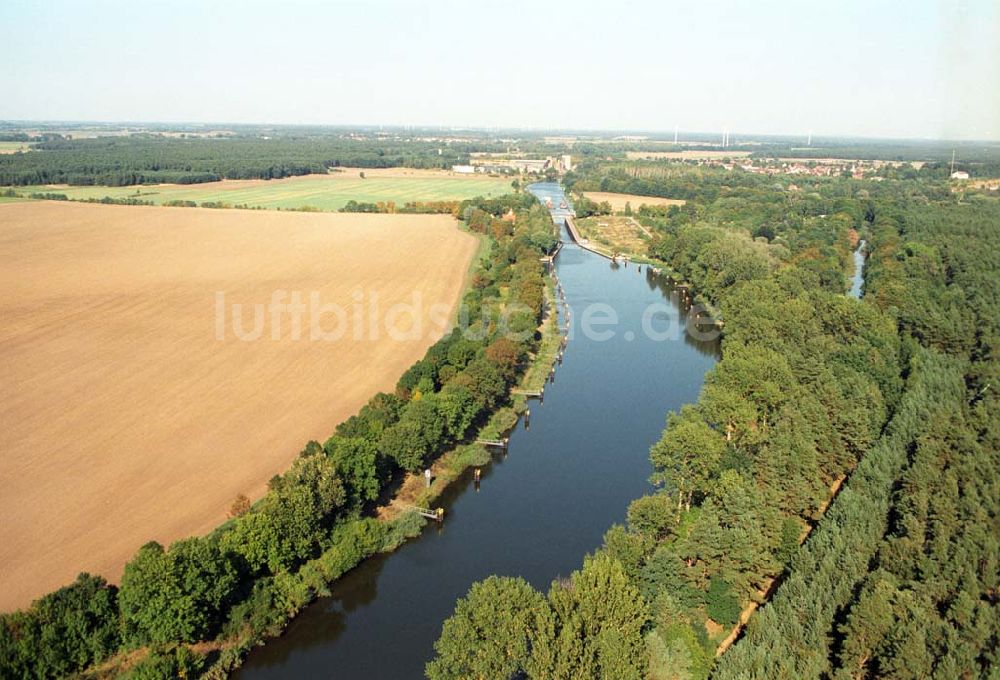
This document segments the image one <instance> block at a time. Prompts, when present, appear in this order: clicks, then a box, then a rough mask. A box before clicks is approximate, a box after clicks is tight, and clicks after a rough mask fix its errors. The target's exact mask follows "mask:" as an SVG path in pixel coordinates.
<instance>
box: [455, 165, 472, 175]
mask: <svg viewBox="0 0 1000 680" xmlns="http://www.w3.org/2000/svg"><path fill="white" fill-rule="evenodd" d="M451 171H452V172H460V173H462V174H463V175H471V174H472V173H474V172H475V171H476V166H474V165H453V166H451Z"/></svg>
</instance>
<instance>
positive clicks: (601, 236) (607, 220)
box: [576, 215, 650, 255]
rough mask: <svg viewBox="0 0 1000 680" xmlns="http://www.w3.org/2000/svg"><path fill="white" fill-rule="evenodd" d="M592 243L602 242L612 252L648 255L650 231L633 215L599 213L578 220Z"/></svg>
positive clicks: (581, 228) (577, 224) (585, 236)
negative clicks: (632, 216)
mask: <svg viewBox="0 0 1000 680" xmlns="http://www.w3.org/2000/svg"><path fill="white" fill-rule="evenodd" d="M576 227H577V229H579V230H580V234H581V235H582V236H583V237H584V238H586V239H588V240H589V241H590V245H591V246H593V245H595V244H600V245H601V246H604V250H607V251H609V252H610V253H625V254H628V255H646V254H647V243H648V241H649V236H650V234H649V231H648V230H647V229H646V228H645V227H643V226H642V225H641V224H639V223H638V222H637V221H636V220H635V219H633V218H631V217H622V216H616V215H599V216H594V217H587V218H584V219H578V220H576Z"/></svg>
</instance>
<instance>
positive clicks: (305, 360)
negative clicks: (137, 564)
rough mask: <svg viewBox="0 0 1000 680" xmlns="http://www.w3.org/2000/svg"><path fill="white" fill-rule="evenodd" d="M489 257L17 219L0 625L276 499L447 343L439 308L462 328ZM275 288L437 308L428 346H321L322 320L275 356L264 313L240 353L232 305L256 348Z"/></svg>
mask: <svg viewBox="0 0 1000 680" xmlns="http://www.w3.org/2000/svg"><path fill="white" fill-rule="evenodd" d="M475 249H476V240H475V239H474V238H473V237H472V236H470V235H468V234H465V233H463V232H461V231H459V230H458V229H457V228H456V226H455V223H454V221H453V220H452V219H451V218H450V217H443V216H397V215H347V214H305V213H284V212H282V213H278V212H261V211H239V210H202V209H191V208H153V207H121V206H98V205H84V204H72V203H70V204H67V203H57V202H23V203H9V204H2V205H0V261H2V262H3V263H4V265H3V267H2V268H0V285H2V290H3V297H2V299H0V318H2V320H3V322H2V324H0V375H2V376H3V379H2V380H0V517H2V518H3V520H2V522H0V610H9V609H12V608H14V607H19V606H24V605H27V604H28V603H29V602H30V600H31V599H33V598H34V597H37V596H39V595H41V594H43V593H45V592H48V591H50V590H52V589H54V588H56V587H58V586H61V585H63V584H66V583H69V582H70V581H72V580H73V579H74V578H75V577H76V574H77V573H79V572H81V571H90V572H92V573H99V574H102V575H104V576H107V577H108V578H109V579H110V580H112V581H114V580H116V579H117V578H118V577H119V576H120V574H121V570H122V567H123V566H124V564H125V562H126V561H127V560H128V559H129V558H130V557H131V556H132V554H133V553H134V552H135V550H136V549H137V548H139V547H140V546H141V545H142V544H143V543H145V542H146V541H149V540H154V539H155V540H158V541H160V542H161V543H164V544H167V543H169V542H171V541H173V540H176V539H178V538H182V537H185V536H188V535H192V534H200V533H205V532H207V531H210V530H211V529H212V528H214V527H215V526H216V525H218V524H219V523H220V522H222V521H223V520H225V518H226V513H227V510H228V508H229V506H230V504H231V503H232V501H233V499H234V498H235V497H236V495H237V494H240V493H245V494H247V495H249V496H250V497H251V498H257V497H258V496H260V495H261V494H262V493H263V492H264V490H265V489H266V484H267V480H268V479H269V478H270V477H271V476H272V475H274V474H277V473H280V472H282V471H283V470H285V469H286V468H287V467H288V466H289V465H290V463H291V461H292V460H293V459H294V457H295V456H296V455H297V454H298V452H299V450H300V449H301V448H302V445H303V444H304V443H305V442H306V441H307V440H309V439H319V440H322V439H324V438H325V437H327V436H328V435H329V434H331V433H332V430H333V428H334V426H335V425H336V424H337V423H338V422H340V421H341V420H343V419H344V418H345V417H347V416H349V415H351V414H352V413H354V412H356V411H357V409H358V408H359V407H360V406H362V405H363V404H364V402H365V401H367V399H368V398H369V397H370V396H371V395H372V394H374V393H375V392H377V391H379V390H391V389H392V387H393V385H394V384H395V382H396V379H397V378H398V377H399V376H400V375H401V374H402V373H403V371H404V370H405V369H406V368H407V367H409V366H410V365H411V364H412V363H413V362H414V361H415V360H416V359H418V358H420V357H421V356H422V355H423V354H424V352H425V350H426V348H427V347H428V346H429V345H430V344H431V343H432V342H433V341H434V340H435V339H436V338H437V337H439V336H440V334H441V330H440V327H439V326H434V327H433V328H432V324H431V323H430V320H429V319H428V318H427V317H428V314H429V310H428V308H427V305H428V304H430V303H443V305H444V306H445V307H446V308H447V309H450V310H452V311H453V310H454V305H455V303H456V301H457V299H458V296H459V293H460V290H461V287H462V282H463V279H464V276H465V273H466V271H467V268H468V264H469V262H470V259H471V257H472V255H473V253H474V251H475ZM276 290H285V291H288V293H287V295H291V293H292V292H293V291H301V292H302V295H303V300H304V302H305V303H306V304H307V305H308V303H309V296H310V294H311V293H312V292H313V291H316V293H317V294H318V295H319V300H320V301H321V302H322V303H335V304H339V305H341V306H342V307H343V308H345V309H346V310H348V312H349V313H351V314H353V312H352V311H351V310H354V309H357V306H356V305H355V306H353V307H352V306H351V305H352V304H353V303H355V299H354V297H353V295H354V293H355V292H356V291H362V292H364V294H365V297H364V300H365V302H366V304H367V303H369V302H370V301H371V293H375V294H377V296H378V305H379V308H380V310H381V313H382V314H383V315H384V313H385V311H386V310H387V309H388V308H389V307H390V305H392V304H393V303H397V302H411V301H412V294H413V292H414V291H418V292H419V293H420V295H421V296H422V299H423V301H424V303H425V305H424V308H423V313H422V315H421V317H422V318H423V325H424V332H423V333H422V334H421V337H420V338H416V339H410V340H393V339H391V338H390V337H389V336H388V334H387V333H386V332H385V329H384V326H382V327H380V328H381V332H380V333H379V336H380V337H379V338H378V339H377V340H368V339H364V340H354V339H353V333H352V332H348V333H347V334H346V335H345V336H344V337H343V338H341V339H340V340H337V341H312V340H310V339H309V335H310V331H311V326H310V323H309V320H310V319H311V318H312V317H311V316H309V315H308V312H307V315H306V316H305V317H304V319H305V320H304V321H303V324H302V326H303V330H302V338H301V339H299V340H294V339H292V338H291V334H292V328H291V326H292V322H291V317H290V316H288V315H287V314H286V315H284V316H280V317H279V318H281V319H282V325H281V333H280V338H279V339H277V340H273V339H272V338H271V333H272V331H273V330H274V328H275V324H273V323H272V321H271V317H270V311H269V309H267V308H266V307H265V310H262V311H266V312H267V313H265V314H263V315H262V318H263V319H264V320H265V327H264V332H263V334H262V337H261V339H258V340H256V341H249V342H248V341H243V340H239V339H236V337H235V332H234V328H233V327H234V325H235V324H234V321H233V318H232V317H233V313H232V308H231V304H232V303H243V304H244V312H243V316H244V323H243V325H244V330H246V331H251V330H253V326H254V309H253V307H252V305H253V304H257V303H263V304H264V305H265V306H266V305H268V304H269V303H270V302H271V299H272V293H273V292H274V291H276ZM217 291H224V292H225V294H226V297H225V302H226V305H225V306H224V308H225V309H226V310H227V317H226V318H227V323H226V325H225V326H224V327H223V330H224V336H225V339H224V340H218V339H217V338H216V335H217V332H218V330H217V319H216V307H217V296H216V293H217ZM286 299H287V297H286ZM365 313H366V315H367V312H365ZM444 316H445V317H446V318H450V316H449V315H448V314H445V315H444ZM335 325H336V320H335V318H334V317H333V316H332V315H329V314H328V315H327V316H326V317H324V320H323V330H324V331H327V332H329V331H330V330H331V328H333V327H334V326H335ZM406 325H407V315H406V314H404V315H403V316H402V318H401V319H400V320H399V322H398V323H397V326H396V328H398V329H404V328H405V327H406Z"/></svg>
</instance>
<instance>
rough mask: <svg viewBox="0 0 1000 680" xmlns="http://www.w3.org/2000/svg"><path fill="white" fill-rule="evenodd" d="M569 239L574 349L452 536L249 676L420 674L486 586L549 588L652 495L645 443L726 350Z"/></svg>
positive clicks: (383, 566)
mask: <svg viewBox="0 0 1000 680" xmlns="http://www.w3.org/2000/svg"><path fill="white" fill-rule="evenodd" d="M529 190H531V191H532V193H534V194H535V195H536V196H539V198H541V199H542V200H543V201H544V200H545V198H546V197H550V198H551V199H552V202H553V208H554V209H553V211H552V212H553V214H554V217H555V218H556V219H557V221H558V222H559V223H561V219H559V216H560V215H562V214H565V211H560V210H559V205H560V203H561V202H562V201H563V200H564V197H563V194H562V189H561V188H560V187H559V185H557V184H535V185H532V186H531V187H529ZM562 238H563V240H564V241H567V243H566V245H565V246H564V247H563V248H562V250H561V252H560V253H559V255H558V257H557V258H556V268H557V272H558V276H559V280H560V282H561V283H562V286H563V289H564V291H565V294H566V298H567V302H568V304H569V306H570V309H571V310H572V313H571V315H570V317H569V321H570V323H571V338H570V340H569V343H568V345H567V349H566V352H565V356H564V359H563V363H562V365H560V366H558V367H557V370H556V373H555V382H554V383H552V384H550V385H548V387H547V388H546V391H545V401H544V403H539V402H538V401H532V402H531V403H530V409H531V419H530V428H528V429H525V427H524V423H523V422H522V423H521V424H519V425H518V427H517V429H516V430H515V431H514V432H513V433H511V437H510V448H509V452H508V454H507V455H506V456H505V457H502V456H499V455H497V456H495V457H494V461H493V463H492V465H491V466H490V467H488V468H486V469H484V471H483V475H482V482H481V484H480V486H479V488H478V489H476V487H475V485H474V484H473V482H472V474H471V472H469V473H468V474H466V475H465V476H464V477H463V478H462V479H460V480H459V481H457V482H456V483H455V484H454V486H453V487H452V488H450V489H449V490H448V492H446V493H445V494H444V496H443V497H442V499H441V502H440V505H442V506H443V507H445V508H446V510H447V514H446V518H445V521H444V522H443V523H442V524H441V525H434V526H430V527H428V528H427V529H426V530H425V531H424V532H423V534H422V535H421V536H420V537H419V538H417V539H415V540H413V541H410V542H409V543H407V544H406V545H404V546H402V547H401V548H400V549H399V550H397V551H396V552H394V553H391V554H388V555H381V556H378V557H375V558H372V559H369V560H366V561H365V562H363V563H362V564H361V565H360V566H358V568H356V569H354V570H353V571H351V572H349V573H348V574H346V575H345V576H344V577H343V578H342V579H340V580H339V581H338V582H337V583H335V584H334V586H333V588H332V595H331V596H330V597H325V598H322V599H320V600H318V601H317V602H316V603H314V604H313V605H311V606H310V607H308V608H307V609H306V610H305V611H303V612H302V613H301V614H299V616H298V617H296V619H295V620H293V621H292V622H291V624H290V625H289V627H288V629H287V631H286V632H285V634H284V635H283V636H282V637H280V638H278V639H275V640H271V641H268V643H267V644H266V645H265V646H263V647H261V648H258V649H256V650H254V651H253V652H252V653H251V654H250V657H249V658H248V659H247V662H246V663H245V665H244V667H243V668H242V669H241V670H240V671H239V673H238V674H237V675H238V677H240V678H243V679H253V680H258V679H264V678H361V679H364V680H381V679H383V678H385V679H387V680H388V679H392V680H397V679H400V678H421V677H423V669H424V664H425V663H426V662H427V661H428V660H429V659H430V658H431V656H432V655H433V644H434V641H435V640H436V639H437V637H438V635H439V634H440V632H441V624H442V623H443V622H444V620H445V618H447V617H448V616H449V615H450V614H451V613H452V612H453V611H454V608H455V601H456V600H457V599H458V598H460V597H462V596H463V595H465V594H466V593H467V592H468V590H469V587H470V586H471V585H472V584H473V583H474V582H475V581H478V580H481V579H483V578H485V577H487V576H489V575H490V574H500V575H507V576H522V577H524V578H525V579H527V580H528V581H529V582H531V583H532V584H533V585H534V586H535V587H536V588H540V589H542V590H543V591H544V590H547V589H548V586H549V583H550V582H551V581H552V580H553V579H554V578H557V577H560V576H567V575H569V574H570V572H572V571H573V570H574V569H577V568H579V567H580V565H581V563H582V560H583V556H584V555H585V554H587V553H588V552H591V551H593V550H594V549H595V548H597V547H598V546H600V544H601V538H602V536H603V535H604V532H605V531H607V529H608V528H609V527H610V526H611V525H612V524H614V523H616V522H621V521H623V520H624V518H625V511H626V509H627V507H628V504H629V502H630V501H631V500H633V499H635V498H637V497H639V496H641V495H643V494H644V493H647V492H648V491H649V490H650V486H649V483H648V481H647V480H648V477H649V475H650V472H651V468H650V463H649V458H648V454H649V447H650V446H651V445H652V444H653V443H654V442H655V441H656V440H657V439H658V438H659V436H660V432H661V431H662V429H663V426H664V424H665V418H666V414H667V412H668V411H671V410H677V409H679V408H680V407H681V406H682V405H683V404H686V403H690V402H693V401H695V400H696V399H697V397H698V392H699V390H700V389H701V385H702V382H703V381H704V377H705V372H706V371H708V370H709V369H710V368H711V367H712V366H713V365H714V364H715V362H716V360H717V357H718V351H719V347H718V343H717V342H715V341H711V340H705V339H702V340H695V339H694V338H693V337H692V336H691V335H690V334H688V333H687V332H686V331H685V329H684V326H685V320H686V317H687V311H686V310H685V308H684V306H683V305H682V304H678V302H677V301H676V300H675V299H672V296H671V293H672V292H673V291H672V288H671V286H670V284H669V281H667V280H666V279H665V278H663V277H659V276H655V275H653V274H652V273H651V272H650V271H649V268H648V267H642V268H641V272H640V271H639V270H640V268H639V267H638V266H637V265H635V264H629V265H627V266H625V265H619V264H615V263H612V262H610V261H609V260H607V259H605V258H603V257H601V256H599V255H596V254H594V253H591V252H588V251H586V250H583V249H581V248H579V247H578V246H576V245H575V244H573V243H571V242H568V241H570V237H569V235H568V234H566V233H565V229H563V235H562ZM598 303H601V304H602V305H606V306H607V307H604V306H601V307H594V306H593V305H595V304H598ZM588 308H589V309H590V311H589V312H588ZM611 310H613V313H614V314H616V315H617V317H618V323H617V324H613V325H612V324H608V323H603V322H602V323H595V324H593V325H592V331H593V332H591V333H585V332H584V331H583V328H582V326H583V321H584V320H585V319H587V318H590V319H591V320H592V321H597V322H601V321H602V320H604V321H606V320H607V319H608V318H609V312H610V311H611ZM644 316H645V318H646V321H647V323H646V327H647V329H651V330H652V331H653V333H647V332H646V331H645V330H644V328H643V318H644ZM672 329H673V330H676V332H671V330H672ZM609 331H610V332H611V333H612V337H609V338H608V337H606V336H607V333H608V332H609ZM653 335H655V336H656V337H651V336H653ZM663 336H668V338H667V339H664V338H663ZM602 338H604V339H602Z"/></svg>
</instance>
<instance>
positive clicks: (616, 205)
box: [583, 191, 684, 212]
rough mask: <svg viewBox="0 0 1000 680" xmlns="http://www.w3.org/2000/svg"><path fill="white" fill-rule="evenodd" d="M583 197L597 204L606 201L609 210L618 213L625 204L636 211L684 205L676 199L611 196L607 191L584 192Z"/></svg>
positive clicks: (629, 195)
mask: <svg viewBox="0 0 1000 680" xmlns="http://www.w3.org/2000/svg"><path fill="white" fill-rule="evenodd" d="M583 195H584V196H586V197H587V198H589V199H590V200H592V201H596V202H597V203H603V202H604V201H607V202H608V203H610V204H611V209H612V210H614V211H615V212H619V211H621V210H624V209H625V204H626V203H628V204H629V205H631V206H632V210H638V209H639V206H640V205H684V201H683V200H681V199H676V198H660V197H658V196H637V195H636V194H613V193H610V192H607V191H585V192H583Z"/></svg>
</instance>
